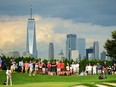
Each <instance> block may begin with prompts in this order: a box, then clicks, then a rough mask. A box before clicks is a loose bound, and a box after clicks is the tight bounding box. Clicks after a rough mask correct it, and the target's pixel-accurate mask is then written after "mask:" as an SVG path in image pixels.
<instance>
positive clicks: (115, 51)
mask: <svg viewBox="0 0 116 87" xmlns="http://www.w3.org/2000/svg"><path fill="white" fill-rule="evenodd" d="M104 48H105V49H106V53H107V55H108V56H110V57H111V58H113V60H114V61H116V31H113V32H112V39H108V40H107V41H106V42H105V45H104Z"/></svg>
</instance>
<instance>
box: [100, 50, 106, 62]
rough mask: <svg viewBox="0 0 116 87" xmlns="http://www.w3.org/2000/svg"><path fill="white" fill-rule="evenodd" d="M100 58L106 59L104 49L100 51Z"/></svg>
mask: <svg viewBox="0 0 116 87" xmlns="http://www.w3.org/2000/svg"><path fill="white" fill-rule="evenodd" d="M101 60H103V61H105V60H106V52H105V51H102V52H101Z"/></svg>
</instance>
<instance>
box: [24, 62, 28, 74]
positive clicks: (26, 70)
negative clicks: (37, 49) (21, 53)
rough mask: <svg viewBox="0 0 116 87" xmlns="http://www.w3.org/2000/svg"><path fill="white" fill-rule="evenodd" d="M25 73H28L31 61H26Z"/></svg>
mask: <svg viewBox="0 0 116 87" xmlns="http://www.w3.org/2000/svg"><path fill="white" fill-rule="evenodd" d="M24 66H25V73H28V70H29V63H28V62H27V61H26V62H25V64H24Z"/></svg>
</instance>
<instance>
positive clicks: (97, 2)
mask: <svg viewBox="0 0 116 87" xmlns="http://www.w3.org/2000/svg"><path fill="white" fill-rule="evenodd" d="M31 5H32V9H33V18H34V19H35V20H36V40H37V49H38V56H39V57H41V58H47V57H48V44H49V43H50V42H53V43H54V50H55V57H58V53H59V52H60V51H61V49H62V50H63V52H64V54H65V49H66V44H65V43H66V35H67V34H76V35H77V38H86V48H89V47H90V46H92V45H93V42H94V41H99V46H100V52H101V51H103V50H104V48H103V45H104V43H105V41H106V40H107V39H110V38H111V32H112V31H114V30H116V11H115V10H116V0H0V50H2V52H3V53H8V52H9V51H13V50H17V51H19V52H20V53H21V54H22V53H23V52H24V51H25V49H26V33H27V32H26V30H27V21H28V18H29V14H30V13H29V11H30V6H31Z"/></svg>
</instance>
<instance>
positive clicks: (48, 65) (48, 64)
mask: <svg viewBox="0 0 116 87" xmlns="http://www.w3.org/2000/svg"><path fill="white" fill-rule="evenodd" d="M47 69H48V70H47V72H48V75H50V72H51V64H50V62H48V63H47Z"/></svg>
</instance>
